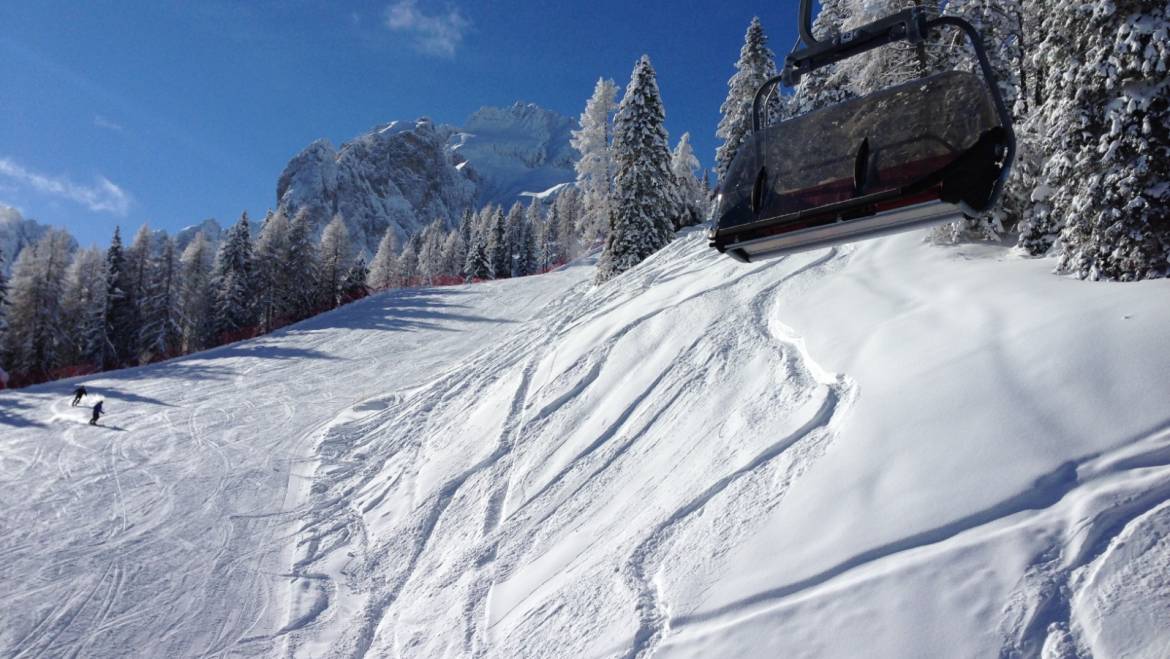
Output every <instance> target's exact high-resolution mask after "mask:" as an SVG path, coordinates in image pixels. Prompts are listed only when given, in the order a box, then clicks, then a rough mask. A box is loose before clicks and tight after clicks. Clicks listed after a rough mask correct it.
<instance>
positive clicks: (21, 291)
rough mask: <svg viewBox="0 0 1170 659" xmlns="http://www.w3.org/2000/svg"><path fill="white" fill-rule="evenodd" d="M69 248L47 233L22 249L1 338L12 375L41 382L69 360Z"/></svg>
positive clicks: (68, 239)
mask: <svg viewBox="0 0 1170 659" xmlns="http://www.w3.org/2000/svg"><path fill="white" fill-rule="evenodd" d="M73 247H74V241H73V237H72V236H70V235H69V234H68V233H66V232H65V231H64V230H61V229H49V230H48V231H47V232H46V233H45V234H44V235H43V236H41V238H40V240H38V241H37V242H35V243H33V244H32V245H30V246H28V247H26V248H24V249H22V250H21V251H20V254H19V255H18V256H17V257H16V262H15V263H13V266H12V279H11V281H10V282H9V299H8V304H9V311H8V330H7V331H6V332H5V335H4V338H5V342H4V355H5V358H4V363H5V364H6V368H11V371H12V373H13V374H23V375H26V376H32V377H34V378H37V379H40V378H43V377H45V376H46V375H48V373H49V372H50V371H52V370H53V369H54V368H56V367H58V366H61V365H62V363H61V358H62V357H63V356H65V355H67V354H68V351H69V348H68V344H69V338H68V337H69V333H68V330H67V328H66V327H65V326H64V320H65V317H64V309H63V308H62V304H61V302H62V299H63V297H64V293H65V270H66V268H67V267H68V266H69V262H70V260H71V259H72V252H73Z"/></svg>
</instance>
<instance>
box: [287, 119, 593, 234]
mask: <svg viewBox="0 0 1170 659" xmlns="http://www.w3.org/2000/svg"><path fill="white" fill-rule="evenodd" d="M575 126H576V122H575V121H574V120H573V119H569V118H566V117H562V116H561V115H559V114H557V113H555V112H552V111H550V110H545V109H543V108H540V107H538V106H536V105H533V104H524V103H516V104H514V105H512V106H511V107H508V108H490V107H485V108H482V109H480V110H479V111H477V112H476V113H474V114H473V115H472V116H471V117H470V118H469V119H468V120H467V122H466V125H465V127H463V128H456V127H454V126H448V125H436V124H434V123H433V122H432V121H430V120H429V119H427V118H422V119H419V120H418V121H416V122H413V123H410V122H402V121H395V122H390V123H388V124H384V125H381V126H378V127H376V128H375V129H374V130H371V131H370V132H368V133H365V134H363V135H359V136H358V137H356V138H354V139H353V140H350V141H349V142H346V143H345V144H343V145H341V147H340V148H334V147H333V146H332V145H331V144H330V143H329V142H328V141H326V140H318V141H316V142H314V143H313V144H310V145H309V146H308V147H306V148H305V149H304V150H303V151H301V152H300V153H299V154H297V155H296V156H294V157H293V159H292V160H291V161H289V163H288V165H287V166H286V167H285V169H284V172H283V173H282V174H281V176H280V180H279V181H278V183H277V189H276V196H277V203H278V206H279V207H280V208H281V209H283V210H284V211H285V212H286V213H288V214H290V215H291V214H295V213H296V212H298V211H299V210H301V209H308V212H310V213H311V214H312V216H313V217H314V220H315V221H316V223H317V224H318V225H319V226H324V224H325V223H327V222H328V221H329V219H330V217H332V215H333V214H334V213H341V215H342V217H344V218H345V220H346V223H347V226H348V227H349V230H350V233H351V234H353V236H354V238H355V240H356V242H357V244H358V245H360V246H362V247H364V248H365V249H366V250H367V251H368V252H369V253H371V254H372V253H373V252H374V251H376V248H377V243H378V241H379V240H380V239H381V237H382V233H383V232H384V231H385V230H386V228H387V227H389V228H391V229H392V230H394V231H396V232H397V233H398V234H399V238H400V239H405V238H407V237H409V236H410V235H413V234H414V233H415V232H417V231H418V230H419V229H420V228H421V227H422V226H424V225H426V224H427V223H429V222H431V221H432V220H434V219H435V218H440V219H443V220H445V221H447V222H448V223H450V224H451V225H454V223H455V222H457V221H458V219H459V215H460V214H461V213H462V212H463V211H464V210H466V209H468V208H478V207H480V206H482V205H484V204H486V203H489V202H490V203H496V204H511V203H513V202H514V201H517V200H519V199H520V198H521V196H522V194H523V193H525V192H531V193H539V192H543V191H544V190H547V189H548V188H551V187H553V186H555V185H558V184H561V183H565V182H567V181H570V180H572V179H573V176H574V172H573V163H574V162H575V160H576V152H575V151H573V150H572V148H571V147H570V146H569V132H570V131H571V130H572V129H573V128H574V127H575Z"/></svg>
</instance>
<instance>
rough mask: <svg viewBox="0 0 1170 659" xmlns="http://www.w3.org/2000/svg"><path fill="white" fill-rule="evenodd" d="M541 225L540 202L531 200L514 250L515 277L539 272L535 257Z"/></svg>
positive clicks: (534, 199) (525, 211)
mask: <svg viewBox="0 0 1170 659" xmlns="http://www.w3.org/2000/svg"><path fill="white" fill-rule="evenodd" d="M541 224H543V219H542V218H541V213H540V201H539V200H538V199H536V198H533V199H532V200H531V201H530V202H529V203H528V207H527V208H526V209H525V210H524V224H523V231H522V232H521V234H520V236H519V239H518V240H517V245H516V247H515V248H514V249H515V250H516V254H517V258H516V270H515V272H516V274H515V275H513V276H516V277H526V276H528V275H532V274H536V273H537V272H540V266H539V263H538V261H539V258H538V255H537V251H538V247H537V232H539V231H540V226H541Z"/></svg>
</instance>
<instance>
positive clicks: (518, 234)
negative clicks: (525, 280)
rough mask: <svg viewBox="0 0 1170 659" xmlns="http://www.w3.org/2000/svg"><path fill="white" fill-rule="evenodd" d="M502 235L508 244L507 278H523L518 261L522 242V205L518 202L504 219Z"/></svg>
mask: <svg viewBox="0 0 1170 659" xmlns="http://www.w3.org/2000/svg"><path fill="white" fill-rule="evenodd" d="M504 233H505V236H506V240H507V242H508V276H509V277H523V276H524V274H526V273H524V272H522V269H523V268H522V266H521V264H520V263H518V261H519V259H520V248H521V243H522V242H523V241H524V205H523V204H521V203H520V202H518V201H517V202H516V203H514V204H512V207H511V208H510V209H508V215H507V216H506V217H505V218H504Z"/></svg>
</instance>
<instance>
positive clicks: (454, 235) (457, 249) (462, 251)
mask: <svg viewBox="0 0 1170 659" xmlns="http://www.w3.org/2000/svg"><path fill="white" fill-rule="evenodd" d="M465 260H467V245H466V244H464V242H463V236H461V235H460V234H459V231H458V230H456V231H449V232H448V233H447V237H446V239H444V240H443V276H444V277H460V276H462V273H463V262H464V261H465ZM448 283H449V282H448Z"/></svg>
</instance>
